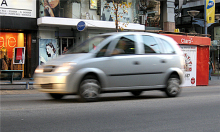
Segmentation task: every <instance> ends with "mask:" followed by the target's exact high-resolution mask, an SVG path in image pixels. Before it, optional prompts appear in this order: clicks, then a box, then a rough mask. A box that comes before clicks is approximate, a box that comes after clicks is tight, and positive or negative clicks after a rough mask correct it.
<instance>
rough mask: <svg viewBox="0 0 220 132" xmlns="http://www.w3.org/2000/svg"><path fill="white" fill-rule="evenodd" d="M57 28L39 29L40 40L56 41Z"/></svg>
mask: <svg viewBox="0 0 220 132" xmlns="http://www.w3.org/2000/svg"><path fill="white" fill-rule="evenodd" d="M55 31H56V29H55V28H51V27H50V28H44V27H41V28H39V32H38V37H39V38H40V39H55Z"/></svg>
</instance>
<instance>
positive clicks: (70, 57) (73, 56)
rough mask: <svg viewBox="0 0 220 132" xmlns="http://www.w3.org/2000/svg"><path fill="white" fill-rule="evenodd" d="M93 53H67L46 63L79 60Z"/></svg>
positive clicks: (55, 63)
mask: <svg viewBox="0 0 220 132" xmlns="http://www.w3.org/2000/svg"><path fill="white" fill-rule="evenodd" d="M91 56H92V53H79V54H66V55H61V56H59V57H57V58H56V59H53V60H50V61H48V62H47V63H46V64H45V65H62V64H63V63H65V62H75V63H77V62H79V61H82V60H84V59H87V58H90V57H91Z"/></svg>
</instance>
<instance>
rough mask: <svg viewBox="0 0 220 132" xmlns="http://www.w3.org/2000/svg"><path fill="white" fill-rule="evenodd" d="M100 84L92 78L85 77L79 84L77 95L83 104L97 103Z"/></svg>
mask: <svg viewBox="0 0 220 132" xmlns="http://www.w3.org/2000/svg"><path fill="white" fill-rule="evenodd" d="M100 88H101V86H100V83H99V81H98V80H97V79H96V77H94V76H86V77H85V78H84V79H83V81H82V82H81V83H80V89H79V95H80V99H81V101H83V102H91V101H97V100H98V97H99V93H100Z"/></svg>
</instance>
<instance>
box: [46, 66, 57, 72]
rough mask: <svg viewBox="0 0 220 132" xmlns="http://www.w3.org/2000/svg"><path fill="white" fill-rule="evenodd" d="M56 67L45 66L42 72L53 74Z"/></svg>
mask: <svg viewBox="0 0 220 132" xmlns="http://www.w3.org/2000/svg"><path fill="white" fill-rule="evenodd" d="M55 68H56V66H45V67H44V72H53V71H54V70H55Z"/></svg>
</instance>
